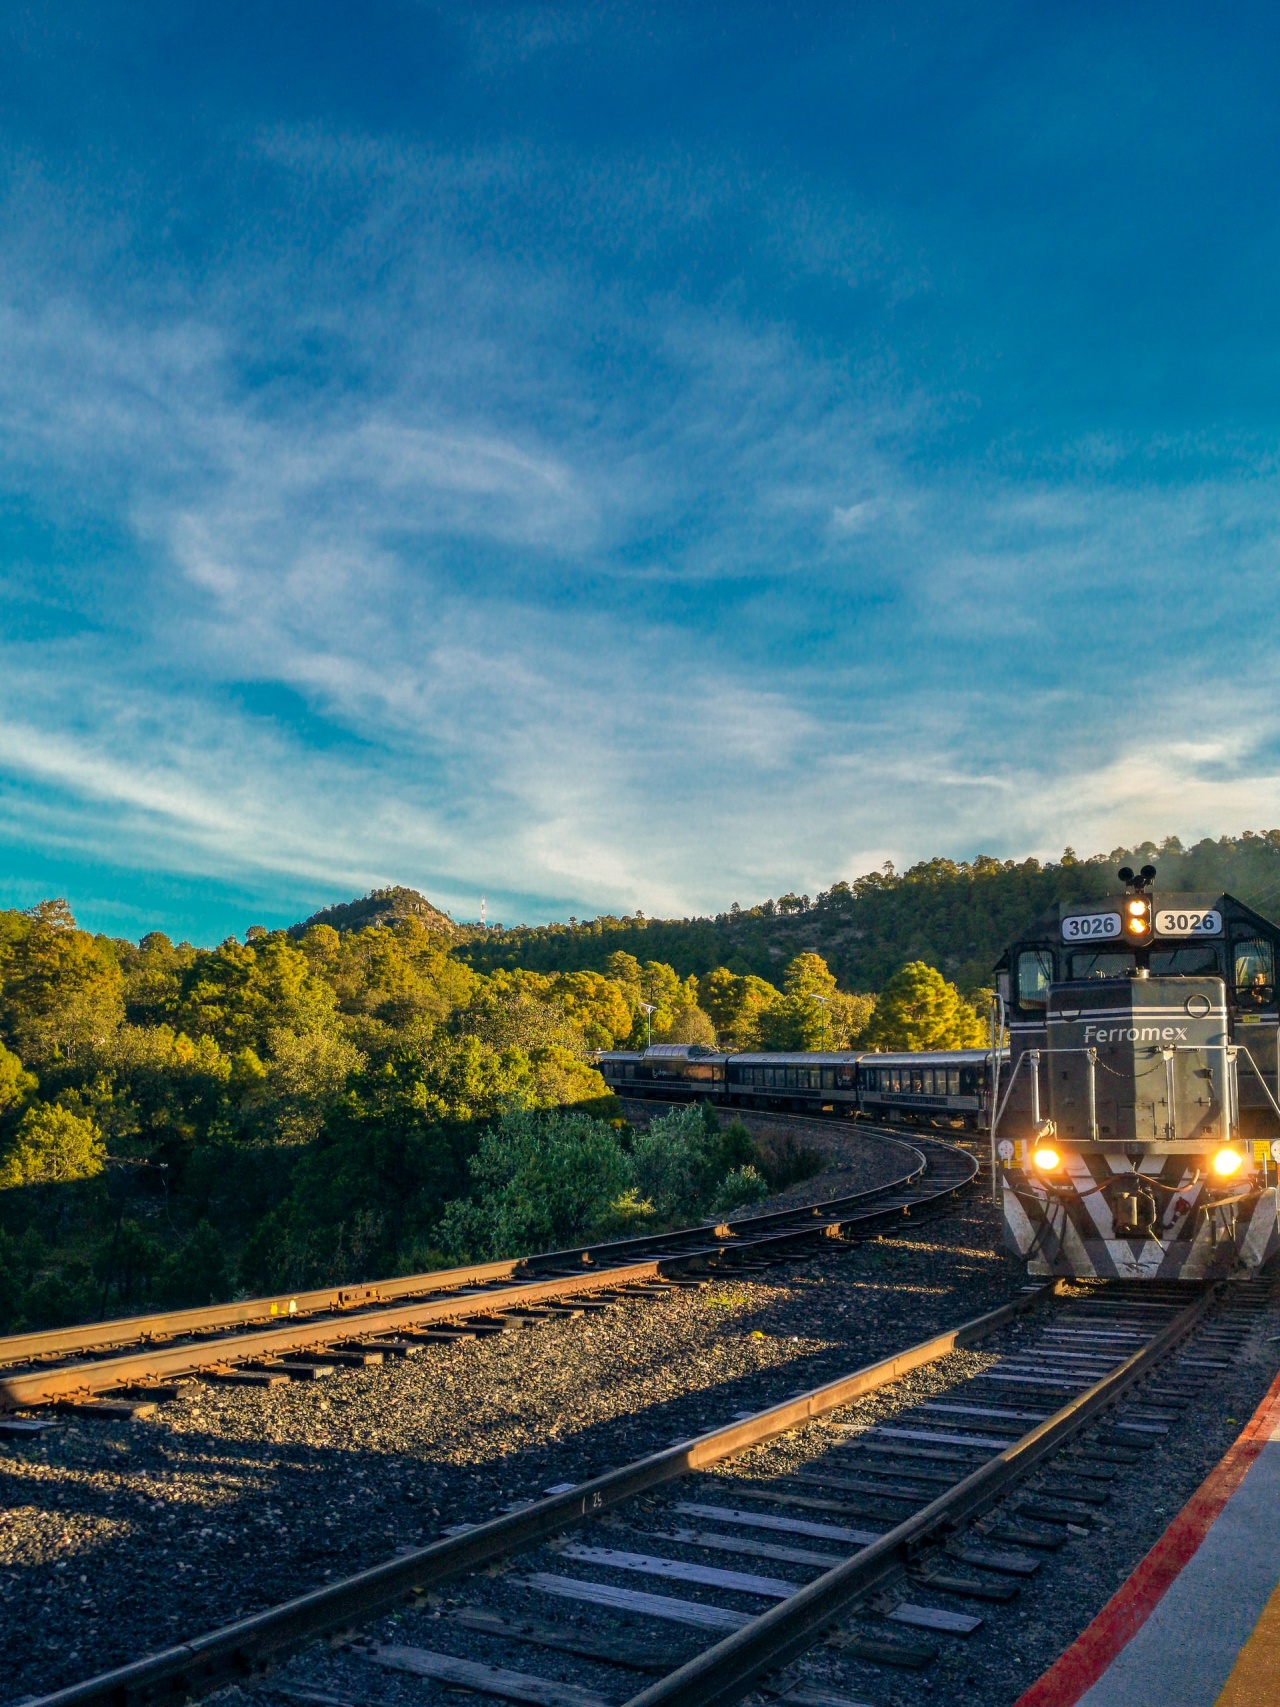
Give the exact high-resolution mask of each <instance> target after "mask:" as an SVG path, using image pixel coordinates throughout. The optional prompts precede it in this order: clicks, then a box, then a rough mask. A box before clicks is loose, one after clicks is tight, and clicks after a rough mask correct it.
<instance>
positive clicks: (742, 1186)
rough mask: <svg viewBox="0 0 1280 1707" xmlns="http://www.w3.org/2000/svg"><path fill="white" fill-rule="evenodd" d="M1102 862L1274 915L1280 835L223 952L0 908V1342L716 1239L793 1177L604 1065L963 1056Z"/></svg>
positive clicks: (322, 922) (301, 928)
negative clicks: (486, 1264) (611, 1249)
mask: <svg viewBox="0 0 1280 1707" xmlns="http://www.w3.org/2000/svg"><path fill="white" fill-rule="evenodd" d="M1122 858H1128V859H1130V860H1134V859H1136V858H1151V859H1152V861H1153V862H1154V863H1157V864H1158V865H1159V867H1160V879H1159V886H1160V887H1161V888H1163V889H1166V890H1168V889H1172V888H1175V887H1177V888H1181V889H1188V890H1195V891H1216V890H1221V889H1223V888H1227V889H1230V890H1231V891H1232V892H1234V893H1236V894H1237V895H1239V896H1240V897H1241V898H1242V899H1244V900H1246V901H1249V902H1251V903H1252V904H1253V905H1255V906H1257V907H1259V909H1260V910H1261V911H1263V912H1267V911H1269V910H1270V911H1276V910H1280V907H1278V902H1280V832H1268V833H1267V834H1265V835H1245V836H1242V837H1240V838H1238V839H1223V840H1222V841H1219V842H1209V843H1201V844H1199V845H1198V846H1197V847H1195V848H1192V849H1189V850H1182V849H1181V848H1180V847H1178V846H1176V845H1175V844H1172V843H1166V844H1164V845H1163V846H1162V847H1160V848H1155V847H1153V846H1151V845H1150V844H1146V845H1145V846H1143V847H1140V848H1138V849H1130V850H1123V851H1117V853H1115V854H1113V855H1110V856H1107V857H1106V858H1103V857H1101V856H1099V857H1097V858H1094V859H1089V860H1078V859H1076V858H1075V856H1074V855H1072V854H1071V853H1070V850H1068V852H1067V853H1066V854H1064V855H1063V857H1062V860H1061V861H1060V862H1057V863H1054V864H1048V865H1044V866H1041V865H1039V864H1038V863H1037V862H1035V861H1024V862H1021V863H1014V862H1003V863H1002V862H999V861H996V860H985V859H978V860H975V861H974V862H973V863H972V864H969V865H957V864H953V863H951V862H949V861H943V860H935V861H931V862H929V863H928V864H926V865H920V866H916V867H913V868H912V869H911V870H910V871H908V872H905V873H903V874H902V875H901V876H899V875H897V874H895V873H893V872H892V871H889V870H885V871H883V872H879V873H872V874H870V875H869V876H866V877H863V878H859V879H857V880H856V881H854V882H851V883H846V884H837V885H836V886H835V887H834V888H833V889H831V890H829V891H827V892H826V893H825V894H823V895H820V896H819V897H818V898H817V900H816V901H814V902H810V901H809V900H808V898H807V897H804V896H800V897H796V896H791V895H787V896H783V897H782V898H781V899H780V900H778V901H768V902H764V903H762V904H761V905H759V906H755V907H752V908H750V909H748V910H743V909H741V908H737V907H734V908H731V909H730V911H729V912H728V913H727V914H722V915H719V916H718V917H716V918H714V919H692V920H672V921H650V920H645V919H643V918H641V917H640V916H639V915H637V916H635V917H634V918H625V919H607V918H605V919H596V920H592V921H589V922H584V923H578V922H577V921H571V922H570V923H569V924H567V925H562V926H561V925H557V926H548V927H541V928H538V929H520V930H502V929H499V928H490V929H489V930H487V931H481V930H479V929H478V928H477V927H466V926H458V925H456V924H454V923H453V922H452V921H451V920H450V919H449V918H448V917H447V916H446V915H445V914H444V913H442V912H441V911H439V909H437V908H435V907H434V906H432V905H431V903H430V902H429V901H427V900H425V899H424V898H423V897H422V896H420V895H418V894H417V893H416V892H414V891H412V890H408V889H386V890H378V891H375V892H373V893H372V894H370V895H367V896H364V897H361V898H358V899H357V900H354V901H350V902H345V903H343V904H341V905H340V906H336V907H332V908H329V909H326V910H325V911H324V912H322V913H319V914H316V915H315V916H314V917H312V918H311V919H308V920H306V921H304V922H302V923H300V924H298V925H296V926H293V927H292V928H290V929H289V930H276V931H269V930H267V929H265V928H263V927H262V926H251V927H250V928H249V929H248V930H247V931H246V932H245V933H244V937H243V940H241V939H239V938H234V937H233V938H228V939H227V941H225V942H223V943H221V944H220V945H218V946H217V947H214V948H199V947H194V946H192V945H191V944H189V943H176V944H175V943H173V942H171V941H170V940H169V939H168V938H167V937H166V936H164V935H162V934H160V933H159V932H153V933H151V934H149V935H146V936H144V937H143V938H142V939H141V941H140V942H138V943H132V942H128V941H124V940H121V939H117V938H110V937H106V936H102V935H95V934H93V933H91V932H88V931H85V930H82V929H81V928H80V927H79V926H78V925H77V923H76V920H75V918H74V916H73V913H72V912H71V910H70V908H69V906H68V905H67V903H66V902H65V901H62V900H48V901H44V902H41V903H40V904H38V905H37V906H34V907H31V908H28V909H23V910H11V911H7V912H6V911H0V1331H13V1330H15V1329H17V1328H19V1327H22V1326H32V1327H41V1326H53V1325H58V1324H61V1323H65V1322H71V1321H78V1320H86V1319H96V1318H98V1317H100V1316H105V1315H112V1314H119V1313H127V1312H129V1311H135V1310H139V1309H145V1308H154V1307H161V1306H168V1305H183V1304H198V1303H205V1302H211V1301H214V1300H218V1299H223V1298H230V1297H233V1296H236V1295H243V1294H257V1293H263V1292H268V1291H278V1290H282V1289H294V1288H300V1287H304V1286H307V1285H321V1284H329V1283H336V1282H340V1281H351V1280H356V1279H361V1278H370V1277H373V1276H376V1275H379V1274H394V1273H407V1272H414V1271H416V1270H418V1269H422V1268H427V1267H431V1266H435V1265H438V1264H440V1263H442V1262H447V1261H452V1260H462V1259H466V1258H469V1257H476V1258H481V1257H490V1256H498V1255H506V1254H514V1253H516V1252H519V1251H522V1250H530V1249H535V1248H541V1249H550V1248H556V1247H557V1246H560V1245H565V1244H571V1243H574V1242H576V1241H580V1240H582V1239H585V1238H588V1237H596V1236H606V1235H608V1234H611V1233H619V1234H621V1233H625V1232H629V1231H638V1230H642V1229H644V1228H652V1227H659V1226H663V1225H670V1224H675V1223H678V1222H681V1221H685V1220H689V1219H698V1218H700V1217H703V1216H708V1215H723V1214H727V1213H731V1212H732V1210H733V1209H734V1208H735V1207H739V1206H743V1205H746V1204H750V1203H753V1202H756V1201H759V1200H760V1199H761V1198H762V1197H763V1196H764V1195H766V1194H767V1193H768V1192H769V1191H770V1190H772V1189H776V1188H777V1187H779V1186H781V1185H785V1184H786V1183H789V1181H790V1180H792V1179H794V1178H797V1177H800V1175H802V1174H803V1172H804V1171H805V1169H806V1168H807V1167H809V1166H811V1165H813V1164H812V1159H811V1158H809V1157H807V1156H806V1155H805V1153H804V1152H803V1151H801V1150H797V1149H796V1148H795V1147H794V1146H792V1147H782V1148H779V1147H777V1146H774V1147H772V1148H771V1147H770V1146H768V1145H763V1144H761V1143H759V1142H757V1141H756V1140H754V1139H752V1137H751V1136H750V1135H749V1134H748V1133H747V1132H746V1131H745V1129H744V1128H743V1127H742V1126H741V1124H740V1123H737V1122H728V1123H725V1122H722V1121H721V1120H718V1119H717V1118H716V1116H715V1115H714V1114H712V1113H711V1112H710V1111H703V1110H698V1109H689V1110H681V1111H677V1112H676V1113H674V1114H672V1115H669V1116H665V1117H663V1118H662V1119H659V1120H656V1121H654V1122H652V1123H651V1124H650V1125H649V1126H647V1127H646V1128H643V1129H640V1128H634V1127H632V1126H631V1125H630V1124H629V1123H628V1121H627V1120H626V1119H625V1118H624V1116H623V1111H622V1109H621V1108H620V1106H619V1105H618V1104H617V1103H616V1102H615V1101H614V1099H613V1098H612V1096H611V1095H610V1094H609V1093H608V1091H607V1089H606V1087H605V1085H604V1083H603V1080H602V1079H601V1078H600V1075H599V1074H598V1073H597V1072H596V1071H595V1069H594V1067H593V1066H592V1058H593V1055H594V1053H595V1052H596V1051H597V1050H599V1049H602V1048H611V1047H628V1046H631V1047H636V1046H640V1045H642V1044H643V1043H644V1042H645V1041H646V1040H647V1039H648V1038H649V1037H652V1039H653V1040H654V1041H655V1042H657V1041H684V1042H701V1043H706V1044H716V1043H718V1044H720V1045H721V1046H723V1047H727V1048H734V1049H745V1048H753V1047H763V1048H785V1049H812V1048H821V1047H831V1048H838V1047H850V1046H855V1045H856V1046H860V1047H866V1048H931V1047H963V1046H966V1045H972V1044H981V1043H983V1042H984V1041H985V1040H986V1027H985V1018H984V1015H985V1011H986V992H987V986H988V984H989V980H990V968H991V964H992V962H993V960H994V959H995V958H996V957H997V955H998V954H999V952H1000V950H1001V949H1002V948H1003V946H1004V944H1005V942H1006V941H1007V940H1008V939H1009V938H1010V937H1011V936H1012V935H1014V934H1015V933H1016V931H1017V930H1018V929H1019V928H1021V927H1022V926H1023V925H1024V924H1026V923H1027V922H1028V921H1029V920H1030V919H1031V918H1033V917H1034V916H1036V915H1037V914H1038V913H1041V912H1044V911H1046V910H1047V909H1049V908H1051V907H1053V906H1054V905H1055V904H1056V902H1057V901H1059V900H1067V899H1076V898H1079V897H1084V896H1090V897H1091V896H1095V895H1099V894H1103V893H1106V892H1107V890H1108V889H1109V888H1112V887H1114V866H1115V864H1116V863H1118V862H1119V861H1120V860H1121V859H1122Z"/></svg>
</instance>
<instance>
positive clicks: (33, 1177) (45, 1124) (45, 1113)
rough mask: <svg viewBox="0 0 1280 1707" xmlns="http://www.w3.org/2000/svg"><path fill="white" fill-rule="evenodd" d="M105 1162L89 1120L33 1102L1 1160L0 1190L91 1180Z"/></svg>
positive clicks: (102, 1147)
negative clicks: (21, 1186)
mask: <svg viewBox="0 0 1280 1707" xmlns="http://www.w3.org/2000/svg"><path fill="white" fill-rule="evenodd" d="M106 1159H107V1151H106V1146H105V1145H104V1144H103V1142H102V1134H101V1132H100V1131H99V1130H98V1128H97V1127H96V1126H95V1125H94V1123H93V1121H92V1120H88V1119H86V1118H85V1117H84V1116H82V1115H78V1114H73V1113H72V1112H71V1110H70V1109H67V1108H60V1107H59V1106H58V1104H57V1103H49V1102H43V1103H36V1104H35V1105H34V1106H33V1107H31V1108H29V1109H28V1110H27V1112H26V1113H25V1114H24V1115H23V1117H22V1119H21V1120H20V1121H19V1122H18V1129H17V1131H16V1132H15V1134H14V1136H13V1141H12V1143H11V1144H10V1145H9V1148H8V1150H7V1151H6V1153H5V1155H4V1157H3V1158H2V1159H0V1188H9V1187H13V1186H20V1185H55V1184H65V1183H66V1182H68V1181H70V1180H81V1179H90V1178H92V1176H93V1175H94V1174H100V1173H101V1172H102V1169H103V1166H104V1164H105V1162H106Z"/></svg>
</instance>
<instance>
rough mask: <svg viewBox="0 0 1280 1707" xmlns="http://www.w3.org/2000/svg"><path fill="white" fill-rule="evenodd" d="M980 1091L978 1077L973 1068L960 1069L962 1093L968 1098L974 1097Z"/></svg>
mask: <svg viewBox="0 0 1280 1707" xmlns="http://www.w3.org/2000/svg"><path fill="white" fill-rule="evenodd" d="M977 1089H978V1075H977V1073H976V1072H975V1070H974V1069H973V1068H972V1067H961V1069H960V1091H961V1094H962V1095H964V1096H967V1097H971V1096H973V1095H974V1094H975V1093H976V1091H977Z"/></svg>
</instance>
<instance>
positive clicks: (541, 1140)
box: [439, 1110, 629, 1257]
mask: <svg viewBox="0 0 1280 1707" xmlns="http://www.w3.org/2000/svg"><path fill="white" fill-rule="evenodd" d="M468 1167H469V1172H470V1174H471V1179H472V1182H473V1196H472V1200H471V1201H470V1202H468V1201H466V1200H459V1201H457V1202H454V1203H451V1204H450V1205H449V1206H448V1208H447V1209H446V1211H445V1214H444V1218H443V1220H442V1221H441V1223H440V1231H439V1241H440V1244H441V1246H442V1247H443V1249H444V1250H445V1251H446V1252H447V1253H448V1254H450V1255H453V1256H457V1257H466V1256H486V1257H499V1256H514V1255H516V1254H518V1253H520V1252H523V1251H540V1250H555V1249H558V1248H559V1247H561V1246H564V1245H572V1244H577V1243H580V1242H581V1241H582V1240H583V1239H584V1238H585V1237H586V1236H587V1235H588V1234H589V1233H590V1232H591V1231H592V1230H593V1229H594V1228H595V1227H596V1226H597V1225H598V1224H599V1223H600V1222H602V1221H603V1220H604V1218H605V1216H606V1215H607V1213H608V1211H609V1208H610V1206H611V1205H612V1204H614V1203H615V1202H616V1201H617V1200H618V1199H619V1198H620V1197H621V1196H622V1194H623V1192H624V1191H625V1189H626V1187H627V1185H628V1183H629V1182H628V1179H627V1172H628V1169H627V1159H626V1157H625V1155H624V1154H623V1150H622V1146H621V1144H620V1143H619V1141H618V1135H617V1133H616V1132H615V1131H614V1130H613V1128H612V1127H611V1126H608V1125H606V1124H605V1123H604V1122H603V1121H599V1120H592V1119H591V1118H590V1116H589V1115H584V1114H563V1113H550V1114H538V1113H535V1112H532V1111H529V1110H521V1111H519V1112H516V1113H512V1114H507V1115H504V1116H503V1117H502V1119H501V1120H499V1122H498V1124H497V1125H496V1126H495V1127H492V1128H491V1129H490V1130H489V1131H487V1132H485V1133H484V1134H482V1136H481V1139H480V1145H479V1148H478V1150H477V1151H476V1154H475V1155H474V1156H473V1157H472V1159H471V1161H470V1163H469V1164H468Z"/></svg>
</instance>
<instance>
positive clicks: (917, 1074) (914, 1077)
mask: <svg viewBox="0 0 1280 1707" xmlns="http://www.w3.org/2000/svg"><path fill="white" fill-rule="evenodd" d="M911 1090H912V1093H913V1094H914V1095H915V1096H919V1095H920V1093H921V1091H923V1090H924V1074H923V1073H922V1072H921V1071H920V1069H919V1067H913V1068H912V1069H911Z"/></svg>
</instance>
